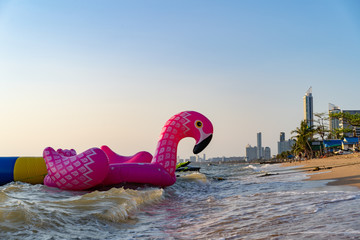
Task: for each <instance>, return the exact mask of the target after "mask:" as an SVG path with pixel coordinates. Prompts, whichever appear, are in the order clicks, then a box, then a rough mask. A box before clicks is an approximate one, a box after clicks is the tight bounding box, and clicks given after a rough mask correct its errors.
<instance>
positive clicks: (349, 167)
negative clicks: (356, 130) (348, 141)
mask: <svg viewBox="0 0 360 240" xmlns="http://www.w3.org/2000/svg"><path fill="white" fill-rule="evenodd" d="M282 165H283V166H284V167H289V166H299V170H300V169H302V170H306V171H308V173H309V176H310V179H309V180H334V181H331V182H329V183H328V185H331V186H338V185H349V186H355V187H358V188H359V189H360V153H353V154H347V155H337V156H332V157H326V158H317V159H311V160H305V161H301V162H292V163H283V164H282Z"/></svg>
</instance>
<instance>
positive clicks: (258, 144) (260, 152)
mask: <svg viewBox="0 0 360 240" xmlns="http://www.w3.org/2000/svg"><path fill="white" fill-rule="evenodd" d="M262 149H263V148H262V147H261V132H259V133H257V151H258V152H257V158H258V159H262V157H263V154H262V153H263V151H262Z"/></svg>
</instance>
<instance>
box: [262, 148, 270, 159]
mask: <svg viewBox="0 0 360 240" xmlns="http://www.w3.org/2000/svg"><path fill="white" fill-rule="evenodd" d="M264 158H265V160H270V159H271V150H270V148H269V147H266V148H265V154H264Z"/></svg>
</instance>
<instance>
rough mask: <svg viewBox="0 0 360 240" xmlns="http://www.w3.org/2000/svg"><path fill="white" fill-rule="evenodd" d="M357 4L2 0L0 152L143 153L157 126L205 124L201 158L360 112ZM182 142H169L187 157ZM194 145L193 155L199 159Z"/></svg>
mask: <svg viewBox="0 0 360 240" xmlns="http://www.w3.org/2000/svg"><path fill="white" fill-rule="evenodd" d="M359 7H360V3H359V2H358V1H352V0H349V1H339V0H330V1H305V2H304V1H286V0H276V1H265V0H260V1H256V2H255V1H235V0H229V1H220V0H215V1H210V2H209V1H204V0H199V1H188V0H185V1H181V2H176V1H162V0H160V1H156V2H153V1H143V0H140V1H112V0H110V1H105V2H102V3H101V4H99V2H98V1H93V0H90V1H86V2H85V1H65V2H64V1H58V0H54V1H45V0H38V1H35V2H33V1H31V2H30V1H7V0H5V1H0V51H1V54H0V100H1V103H2V104H1V106H0V111H1V113H2V124H1V125H0V133H1V138H0V146H1V147H0V155H1V156H39V155H42V152H43V150H44V149H45V148H46V147H49V146H51V147H53V148H74V149H76V150H77V151H78V152H82V151H85V150H86V149H88V148H91V147H100V146H101V145H108V146H109V147H111V148H112V149H114V151H116V152H117V153H118V154H120V155H125V156H129V155H133V154H134V153H136V152H139V151H148V152H150V153H151V154H154V151H155V149H156V145H157V140H158V137H159V135H160V132H161V129H162V127H163V125H164V124H165V122H166V121H167V120H168V119H169V118H170V117H171V116H173V115H174V114H177V113H179V112H182V111H185V110H195V111H198V112H200V113H202V114H204V115H205V116H207V117H208V118H209V119H210V120H211V121H212V123H213V126H214V135H213V139H212V142H211V143H210V144H209V146H208V147H207V148H206V149H205V150H204V152H203V153H205V154H206V156H207V158H211V157H217V156H245V146H246V144H248V143H249V142H251V143H253V144H254V143H256V141H257V140H256V133H257V132H262V134H263V135H262V142H263V145H266V146H269V147H270V148H271V149H272V150H273V151H276V149H277V141H278V137H279V133H280V132H284V133H285V134H286V136H290V135H291V134H290V133H291V131H292V130H294V129H296V127H298V126H299V125H300V121H301V120H302V119H303V107H302V101H301V98H302V97H303V95H304V91H306V89H308V88H309V86H312V89H313V90H314V96H315V98H316V101H315V102H314V106H313V107H314V112H327V111H328V109H327V106H328V103H329V102H331V103H336V104H337V105H339V106H341V107H342V108H343V109H359V108H360V107H359V103H357V102H356V101H354V99H355V98H356V96H357V95H358V89H360V81H359V79H360V71H359V67H358V66H359V63H360V45H359V41H360V31H359V26H360V16H359V11H358V9H359ZM193 147H194V140H193V139H184V140H183V141H181V142H180V144H179V147H178V155H179V156H181V157H182V158H184V157H186V156H190V155H191V154H192V149H193ZM203 153H201V154H203Z"/></svg>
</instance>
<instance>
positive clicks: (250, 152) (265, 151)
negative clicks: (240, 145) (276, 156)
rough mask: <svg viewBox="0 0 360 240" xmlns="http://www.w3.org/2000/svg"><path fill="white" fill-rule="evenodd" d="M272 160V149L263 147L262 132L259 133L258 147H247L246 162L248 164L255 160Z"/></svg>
mask: <svg viewBox="0 0 360 240" xmlns="http://www.w3.org/2000/svg"><path fill="white" fill-rule="evenodd" d="M262 159H263V160H270V159H271V149H270V148H269V147H265V148H264V147H262V137H261V132H258V133H257V146H254V147H252V146H251V145H250V144H248V145H246V160H247V161H248V162H250V161H254V160H262Z"/></svg>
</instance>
